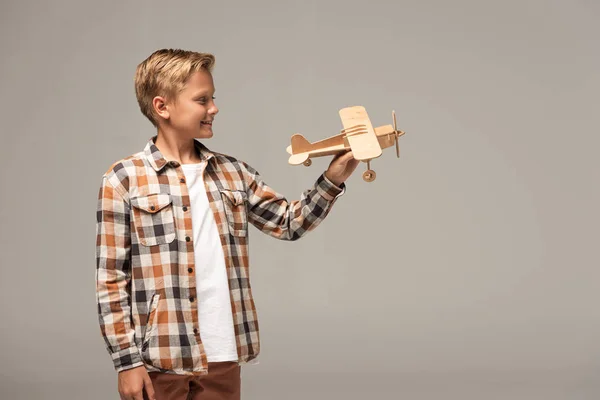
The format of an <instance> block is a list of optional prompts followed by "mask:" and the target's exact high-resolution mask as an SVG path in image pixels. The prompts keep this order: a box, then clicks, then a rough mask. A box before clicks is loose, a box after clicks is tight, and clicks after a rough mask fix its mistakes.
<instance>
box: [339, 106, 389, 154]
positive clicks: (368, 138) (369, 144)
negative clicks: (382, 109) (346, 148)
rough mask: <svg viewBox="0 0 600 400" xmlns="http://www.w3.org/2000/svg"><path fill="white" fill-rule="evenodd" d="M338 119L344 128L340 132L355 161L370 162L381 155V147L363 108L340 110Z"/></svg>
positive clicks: (355, 107)
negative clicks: (343, 135)
mask: <svg viewBox="0 0 600 400" xmlns="http://www.w3.org/2000/svg"><path fill="white" fill-rule="evenodd" d="M340 118H341V119H342V125H343V126H344V130H343V131H342V132H343V133H344V134H345V137H346V139H347V140H348V144H349V145H350V148H351V149H352V155H353V156H354V158H355V159H356V160H370V159H373V158H377V157H379V156H380V155H381V153H382V150H381V145H380V144H379V140H377V135H376V134H375V130H374V129H373V125H371V120H370V119H369V116H368V115H367V111H366V110H365V108H364V107H363V106H354V107H346V108H342V109H341V110H340Z"/></svg>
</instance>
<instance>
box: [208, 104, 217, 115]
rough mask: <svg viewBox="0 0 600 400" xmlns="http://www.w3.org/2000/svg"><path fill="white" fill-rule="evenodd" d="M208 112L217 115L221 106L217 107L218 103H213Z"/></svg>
mask: <svg viewBox="0 0 600 400" xmlns="http://www.w3.org/2000/svg"><path fill="white" fill-rule="evenodd" d="M208 113H209V114H211V115H217V114H218V113H219V107H217V105H216V104H215V103H213V104H212V107H211V108H210V110H208Z"/></svg>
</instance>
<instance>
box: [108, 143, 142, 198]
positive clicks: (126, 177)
mask: <svg viewBox="0 0 600 400" xmlns="http://www.w3.org/2000/svg"><path fill="white" fill-rule="evenodd" d="M143 166H144V151H138V152H137V153H134V154H131V155H129V156H127V157H123V158H121V159H120V160H118V161H115V162H113V163H112V164H111V165H110V167H108V169H107V170H106V171H105V172H104V174H103V175H102V179H103V180H105V181H108V182H109V183H110V185H111V186H112V187H113V188H115V189H116V190H117V191H118V192H120V193H121V195H122V196H126V193H127V192H128V191H129V183H130V178H132V177H135V176H136V175H137V174H138V173H139V172H138V171H139V167H143Z"/></svg>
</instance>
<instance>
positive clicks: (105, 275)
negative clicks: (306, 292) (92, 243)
mask: <svg viewBox="0 0 600 400" xmlns="http://www.w3.org/2000/svg"><path fill="white" fill-rule="evenodd" d="M155 140H156V136H155V137H153V138H152V139H150V141H149V142H148V144H147V145H146V147H145V149H144V150H143V151H141V152H139V153H136V154H134V155H132V156H129V157H127V158H124V159H123V160H120V161H118V162H116V163H115V164H113V165H112V166H111V167H110V168H109V170H108V171H107V172H106V173H105V174H104V175H103V177H102V185H101V188H100V192H99V196H98V212H97V225H96V226H97V242H96V260H97V273H96V285H97V302H98V315H99V321H100V328H101V332H102V335H103V337H104V340H105V342H106V346H107V349H108V352H109V353H110V354H111V356H112V359H113V362H114V366H115V369H116V370H117V371H122V370H126V369H130V368H134V367H137V366H140V365H146V368H147V369H148V370H149V371H162V372H168V373H175V374H182V375H203V374H205V373H206V372H207V369H208V363H207V359H206V354H205V352H204V348H203V345H202V342H201V338H200V330H201V329H202V327H201V326H199V324H198V307H197V304H198V300H197V299H196V275H195V266H194V242H193V240H192V237H193V236H192V214H191V210H190V198H189V194H188V191H187V186H186V183H185V175H184V173H183V170H182V168H181V166H180V165H179V164H178V163H177V162H175V161H167V160H166V159H165V158H164V157H163V155H162V154H161V153H160V151H159V150H158V148H157V147H156V146H155V144H154V142H155ZM195 144H196V149H197V151H198V154H199V155H200V157H201V159H202V163H203V166H204V169H203V177H204V182H205V186H206V193H207V196H208V200H209V204H210V207H211V209H212V212H213V215H214V218H215V222H216V224H217V228H218V231H219V236H220V239H221V243H222V245H223V253H224V255H225V265H226V268H227V276H228V282H229V289H230V299H231V307H232V312H233V322H234V330H235V335H236V342H237V352H238V362H239V363H240V364H244V363H247V362H248V361H250V360H252V359H254V358H256V357H257V356H258V354H259V351H260V343H259V331H258V320H257V314H256V307H255V304H254V300H253V298H252V291H251V288H250V280H249V263H248V222H250V223H251V224H252V225H254V226H255V227H257V228H258V229H259V230H261V231H262V232H264V233H267V234H269V235H271V236H273V237H275V238H278V239H283V240H297V239H299V238H300V237H302V236H303V235H304V234H306V233H307V232H309V231H311V230H313V229H314V228H315V227H317V225H319V223H320V222H321V221H322V220H323V219H324V218H325V217H326V216H327V214H328V213H329V211H330V210H331V207H332V205H333V204H334V203H335V201H336V199H337V198H338V197H339V196H340V195H341V194H343V192H344V185H343V184H342V187H337V186H335V185H334V184H333V183H331V182H330V181H329V180H328V179H326V178H325V175H324V174H323V175H321V176H320V177H319V178H318V179H317V181H316V183H315V185H314V186H313V187H312V188H311V189H309V190H307V191H305V192H304V193H303V194H302V197H301V199H300V200H296V201H288V200H286V199H285V198H284V197H283V196H282V195H281V194H278V193H277V192H275V191H274V190H273V189H272V188H270V187H269V186H267V184H266V183H265V182H264V181H263V180H262V178H261V177H260V175H259V174H258V172H257V171H256V170H254V169H253V168H252V167H250V166H249V165H248V164H246V163H244V162H242V161H238V160H236V159H235V158H233V157H230V156H227V155H224V154H219V153H215V152H211V151H210V150H208V149H207V148H206V147H205V146H204V145H202V144H201V143H200V142H199V141H195Z"/></svg>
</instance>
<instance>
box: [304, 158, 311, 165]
mask: <svg viewBox="0 0 600 400" xmlns="http://www.w3.org/2000/svg"><path fill="white" fill-rule="evenodd" d="M302 164H304V166H305V167H310V166H311V165H312V160H311V159H310V158H309V159H308V160H306V161H304V162H303V163H302Z"/></svg>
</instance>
